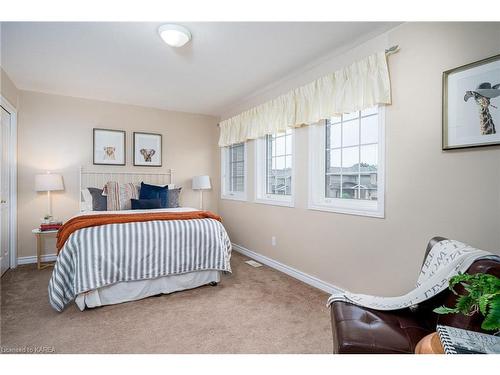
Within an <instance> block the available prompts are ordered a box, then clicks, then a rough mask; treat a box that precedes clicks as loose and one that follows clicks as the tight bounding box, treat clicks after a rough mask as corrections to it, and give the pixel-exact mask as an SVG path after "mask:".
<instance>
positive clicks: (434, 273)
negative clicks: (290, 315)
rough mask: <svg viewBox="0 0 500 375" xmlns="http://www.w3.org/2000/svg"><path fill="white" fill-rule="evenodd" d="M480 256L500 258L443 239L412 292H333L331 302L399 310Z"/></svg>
mask: <svg viewBox="0 0 500 375" xmlns="http://www.w3.org/2000/svg"><path fill="white" fill-rule="evenodd" d="M479 258H491V259H500V257H498V256H496V255H493V254H491V253H489V252H487V251H483V250H478V249H475V248H473V247H471V246H469V245H466V244H464V243H462V242H458V241H453V240H443V241H440V242H438V243H436V244H435V245H434V246H433V247H432V249H431V251H429V254H428V255H427V257H426V258H425V262H424V264H423V266H422V269H421V270H420V275H419V276H418V279H417V285H416V287H415V289H413V290H412V291H411V292H409V293H407V294H405V295H403V296H399V297H378V296H370V295H366V294H353V293H349V292H345V293H339V294H333V295H332V296H331V297H330V298H329V299H328V306H330V304H331V303H332V302H334V301H343V302H349V303H353V304H355V305H359V306H363V307H367V308H370V309H374V310H399V309H404V308H406V307H410V306H413V305H416V304H418V303H420V302H423V301H426V300H428V299H429V298H431V297H433V296H435V295H436V294H438V293H440V292H441V291H443V290H445V289H446V288H447V287H448V281H449V280H450V278H451V277H452V276H455V275H457V274H458V273H459V272H465V271H467V269H468V268H469V267H470V266H471V265H472V263H474V261H476V260H477V259H479Z"/></svg>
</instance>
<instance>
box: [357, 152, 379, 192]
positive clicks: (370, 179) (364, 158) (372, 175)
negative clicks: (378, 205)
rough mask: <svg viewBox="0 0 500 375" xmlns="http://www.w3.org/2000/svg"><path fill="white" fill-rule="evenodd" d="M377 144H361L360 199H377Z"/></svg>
mask: <svg viewBox="0 0 500 375" xmlns="http://www.w3.org/2000/svg"><path fill="white" fill-rule="evenodd" d="M377 173H378V145H369V146H361V163H360V177H361V181H360V188H361V191H360V195H361V197H360V198H361V199H369V200H377V187H378V185H377Z"/></svg>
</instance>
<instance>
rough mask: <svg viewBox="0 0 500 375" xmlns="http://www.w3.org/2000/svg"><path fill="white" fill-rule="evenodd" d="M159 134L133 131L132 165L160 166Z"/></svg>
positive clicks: (160, 138) (160, 141) (160, 142)
mask: <svg viewBox="0 0 500 375" xmlns="http://www.w3.org/2000/svg"><path fill="white" fill-rule="evenodd" d="M161 144H162V137H161V134H154V133H141V132H134V165H135V166H141V167H142V166H145V167H161V160H162V150H161Z"/></svg>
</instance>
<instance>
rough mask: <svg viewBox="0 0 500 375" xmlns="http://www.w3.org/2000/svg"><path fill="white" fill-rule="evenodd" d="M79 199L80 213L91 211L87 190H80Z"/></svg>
mask: <svg viewBox="0 0 500 375" xmlns="http://www.w3.org/2000/svg"><path fill="white" fill-rule="evenodd" d="M81 195H82V196H81V198H80V211H82V212H86V211H92V195H90V192H89V190H88V189H82V190H81Z"/></svg>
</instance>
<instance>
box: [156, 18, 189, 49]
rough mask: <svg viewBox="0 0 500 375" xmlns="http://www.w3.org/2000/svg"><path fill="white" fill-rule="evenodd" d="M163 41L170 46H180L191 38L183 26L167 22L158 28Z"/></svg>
mask: <svg viewBox="0 0 500 375" xmlns="http://www.w3.org/2000/svg"><path fill="white" fill-rule="evenodd" d="M158 33H159V34H160V36H161V38H162V39H163V41H164V42H165V43H167V44H168V45H169V46H171V47H182V46H183V45H184V44H186V43H187V42H189V41H190V40H191V33H190V32H189V30H188V29H186V28H185V27H184V26H180V25H173V24H167V25H162V26H160V28H159V29H158Z"/></svg>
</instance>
